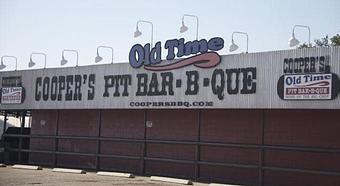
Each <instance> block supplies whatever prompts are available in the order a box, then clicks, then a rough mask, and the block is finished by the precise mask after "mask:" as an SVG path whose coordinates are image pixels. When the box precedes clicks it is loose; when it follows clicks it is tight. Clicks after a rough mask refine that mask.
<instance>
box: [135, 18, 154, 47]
mask: <svg viewBox="0 0 340 186" xmlns="http://www.w3.org/2000/svg"><path fill="white" fill-rule="evenodd" d="M139 23H148V24H150V25H151V43H150V44H151V45H150V46H151V47H152V46H153V24H152V22H151V21H144V20H138V21H137V28H138V25H139Z"/></svg>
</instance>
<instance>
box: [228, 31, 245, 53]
mask: <svg viewBox="0 0 340 186" xmlns="http://www.w3.org/2000/svg"><path fill="white" fill-rule="evenodd" d="M234 34H242V35H245V36H246V38H247V50H246V53H248V44H249V39H248V34H247V33H246V32H233V33H232V34H231V44H230V45H229V52H234V51H235V50H237V49H238V45H236V44H235V42H234Z"/></svg>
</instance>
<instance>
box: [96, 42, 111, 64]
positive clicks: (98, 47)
mask: <svg viewBox="0 0 340 186" xmlns="http://www.w3.org/2000/svg"><path fill="white" fill-rule="evenodd" d="M99 48H108V49H110V50H111V64H112V63H113V48H112V47H109V46H98V47H97V55H98V56H99Z"/></svg>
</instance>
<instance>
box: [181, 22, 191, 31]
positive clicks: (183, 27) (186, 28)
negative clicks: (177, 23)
mask: <svg viewBox="0 0 340 186" xmlns="http://www.w3.org/2000/svg"><path fill="white" fill-rule="evenodd" d="M188 29H189V28H188V27H187V26H185V24H184V21H182V26H181V28H180V29H179V32H180V33H184V32H186V31H187V30H188Z"/></svg>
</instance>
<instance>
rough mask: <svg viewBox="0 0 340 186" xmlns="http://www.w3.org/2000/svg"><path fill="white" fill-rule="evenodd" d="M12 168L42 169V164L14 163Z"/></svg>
mask: <svg viewBox="0 0 340 186" xmlns="http://www.w3.org/2000/svg"><path fill="white" fill-rule="evenodd" d="M12 168H14V169H27V170H42V168H41V167H40V166H34V165H13V166H12Z"/></svg>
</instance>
